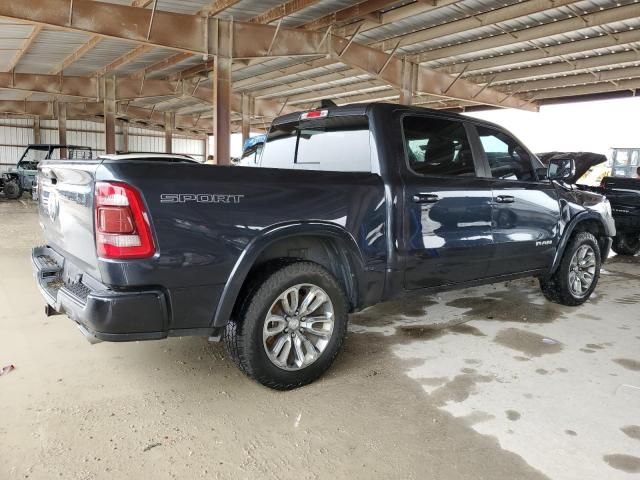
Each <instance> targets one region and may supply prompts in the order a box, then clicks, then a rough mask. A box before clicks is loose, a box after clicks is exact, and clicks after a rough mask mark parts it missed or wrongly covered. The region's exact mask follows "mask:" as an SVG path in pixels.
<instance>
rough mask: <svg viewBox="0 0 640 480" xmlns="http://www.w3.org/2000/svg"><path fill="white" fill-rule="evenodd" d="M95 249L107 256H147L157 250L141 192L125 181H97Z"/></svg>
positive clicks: (113, 257)
mask: <svg viewBox="0 0 640 480" xmlns="http://www.w3.org/2000/svg"><path fill="white" fill-rule="evenodd" d="M94 208H95V214H96V216H95V222H96V250H97V252H98V256H99V257H102V258H110V259H130V258H148V257H151V256H153V254H154V253H155V251H156V247H155V244H154V243H153V236H152V235H151V227H150V225H149V216H148V215H147V212H146V210H145V208H144V203H143V202H142V198H141V197H140V193H138V191H137V190H136V189H135V188H133V187H132V186H130V185H127V184H126V183H116V182H97V183H96V190H95V206H94Z"/></svg>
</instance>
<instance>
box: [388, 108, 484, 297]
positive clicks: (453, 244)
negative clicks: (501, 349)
mask: <svg viewBox="0 0 640 480" xmlns="http://www.w3.org/2000/svg"><path fill="white" fill-rule="evenodd" d="M401 123H402V130H403V143H404V150H405V152H404V153H405V158H404V159H402V160H403V161H401V162H400V163H401V174H402V177H403V183H404V211H403V214H404V220H403V238H402V243H403V246H404V250H405V258H406V267H405V288H407V289H416V288H425V287H437V286H440V285H447V284H454V283H460V282H465V281H469V280H475V279H479V278H483V277H485V276H486V275H487V268H488V263H489V259H490V257H491V255H492V248H493V237H492V233H491V213H492V212H491V200H492V197H491V184H490V182H487V181H486V179H482V178H480V171H481V170H480V166H479V165H478V164H477V163H476V162H475V161H474V155H473V150H472V145H471V143H470V141H469V137H468V134H467V129H466V126H465V123H464V122H462V121H461V120H458V119H447V118H440V117H436V116H427V115H420V114H408V115H405V116H403V117H402V118H401Z"/></svg>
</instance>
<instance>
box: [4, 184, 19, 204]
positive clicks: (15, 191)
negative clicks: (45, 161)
mask: <svg viewBox="0 0 640 480" xmlns="http://www.w3.org/2000/svg"><path fill="white" fill-rule="evenodd" d="M3 190H4V196H5V197H7V198H8V199H9V200H17V199H18V198H20V197H21V196H22V188H20V184H19V183H18V182H17V181H15V180H9V181H7V182H4V187H3Z"/></svg>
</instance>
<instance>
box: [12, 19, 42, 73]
mask: <svg viewBox="0 0 640 480" xmlns="http://www.w3.org/2000/svg"><path fill="white" fill-rule="evenodd" d="M41 30H42V25H34V26H33V30H31V33H30V34H29V36H28V37H27V39H26V40H25V41H24V43H23V44H22V47H21V48H20V50H18V51H17V52H16V54H15V56H14V57H13V59H12V60H11V61H10V62H9V65H7V69H6V70H5V71H6V72H10V71H11V70H13V69H14V68H16V65H18V62H20V60H21V59H22V57H24V55H25V53H27V51H28V50H29V48H31V45H32V44H33V42H34V41H35V40H36V37H37V36H38V34H39V33H40V31H41Z"/></svg>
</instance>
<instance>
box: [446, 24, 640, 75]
mask: <svg viewBox="0 0 640 480" xmlns="http://www.w3.org/2000/svg"><path fill="white" fill-rule="evenodd" d="M639 41H640V30H630V31H628V32H619V33H616V34H615V35H602V36H599V37H592V38H587V39H584V40H576V41H575V42H565V43H560V44H554V45H545V46H544V47H542V48H532V49H530V50H525V51H522V52H514V53H508V54H505V55H499V56H492V57H487V58H480V59H475V60H470V61H468V62H460V63H455V64H452V65H447V66H444V67H442V68H441V70H442V71H446V72H447V73H460V72H461V71H463V70H465V71H467V72H473V71H474V70H483V69H489V68H500V67H506V66H511V65H516V64H518V63H525V62H534V61H538V60H544V59H549V58H553V57H562V56H564V55H571V54H575V53H583V52H589V51H591V50H597V49H600V48H608V47H615V46H619V45H625V44H628V43H633V42H639Z"/></svg>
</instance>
